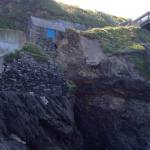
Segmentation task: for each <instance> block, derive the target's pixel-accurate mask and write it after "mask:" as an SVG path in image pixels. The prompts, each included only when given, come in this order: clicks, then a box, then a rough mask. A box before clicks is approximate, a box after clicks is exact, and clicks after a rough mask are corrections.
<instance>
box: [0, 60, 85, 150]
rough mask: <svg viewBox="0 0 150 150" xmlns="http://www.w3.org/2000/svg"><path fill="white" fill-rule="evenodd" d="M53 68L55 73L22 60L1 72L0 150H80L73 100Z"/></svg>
mask: <svg viewBox="0 0 150 150" xmlns="http://www.w3.org/2000/svg"><path fill="white" fill-rule="evenodd" d="M52 66H53V67H52V68H53V69H54V70H55V71H53V69H52V68H51V67H48V66H47V65H46V64H45V65H43V66H40V64H38V63H36V62H34V61H33V60H32V59H31V58H22V59H21V60H18V61H15V62H14V63H12V64H9V65H8V66H7V67H6V68H5V69H4V72H3V73H2V76H1V80H0V82H1V86H0V90H1V92H0V116H1V117H0V149H1V150H27V149H29V150H70V149H72V150H80V149H81V147H82V138H81V135H80V133H79V132H78V130H77V128H76V125H75V120H74V111H73V106H74V98H72V97H71V96H69V93H68V92H66V91H67V85H66V84H65V81H64V79H63V76H62V75H60V74H61V73H60V71H58V68H57V66H55V65H52ZM58 86H59V88H56V87H58ZM60 90H61V92H60ZM62 93H63V94H62Z"/></svg>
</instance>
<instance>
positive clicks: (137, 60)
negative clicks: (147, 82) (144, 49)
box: [130, 56, 150, 78]
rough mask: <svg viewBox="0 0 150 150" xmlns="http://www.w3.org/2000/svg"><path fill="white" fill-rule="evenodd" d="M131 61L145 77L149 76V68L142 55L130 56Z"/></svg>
mask: <svg viewBox="0 0 150 150" xmlns="http://www.w3.org/2000/svg"><path fill="white" fill-rule="evenodd" d="M130 60H131V62H133V63H134V64H135V67H136V69H137V70H138V71H139V73H141V75H143V76H144V77H146V78H150V68H149V65H148V64H147V61H146V59H145V58H144V57H142V56H136V57H131V58H130Z"/></svg>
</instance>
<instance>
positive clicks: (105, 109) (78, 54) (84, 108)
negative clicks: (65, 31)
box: [58, 36, 150, 150]
mask: <svg viewBox="0 0 150 150" xmlns="http://www.w3.org/2000/svg"><path fill="white" fill-rule="evenodd" d="M76 37H77V36H76ZM69 39H70V38H69ZM78 39H80V40H78V42H77V41H76V40H73V41H76V43H78V44H75V43H72V45H67V44H66V45H65V46H66V47H67V49H69V50H68V51H67V50H66V49H65V50H64V49H63V50H64V51H60V52H59V55H58V58H60V59H59V60H58V61H62V62H63V64H65V65H64V68H65V69H66V72H65V73H66V76H67V77H68V78H71V79H72V80H74V82H75V83H76V85H77V91H76V103H75V112H74V113H75V120H76V124H77V127H78V129H79V131H80V133H81V135H82V138H83V150H93V149H94V150H148V149H149V148H150V142H149V141H150V126H149V125H150V122H149V119H150V111H149V106H150V101H149V97H150V84H149V81H148V78H147V79H146V78H145V77H144V75H143V73H144V70H143V71H141V70H139V66H138V65H137V64H136V63H135V62H134V61H132V59H137V58H138V61H140V60H143V59H144V60H145V62H146V65H147V67H148V66H149V63H148V60H149V56H148V55H147V52H146V51H143V52H131V53H123V54H114V55H106V54H105V53H103V51H102V49H100V48H98V47H97V51H98V53H95V54H94V53H92V57H90V58H89V57H86V56H91V55H88V54H90V52H89V51H88V50H87V49H88V48H89V47H90V48H91V47H93V48H94V46H92V45H91V44H92V43H91V42H92V41H90V40H89V39H84V41H86V42H88V43H90V46H89V45H88V43H86V47H84V45H83V43H82V40H83V38H82V37H80V38H78ZM68 41H69V40H68ZM66 43H67V42H66ZM68 43H70V42H68ZM94 43H97V42H96V41H94V42H93V44H94ZM84 44H85V42H84ZM74 45H75V46H77V47H75V46H74ZM95 45H97V44H95ZM99 46H100V45H99ZM85 49H86V51H85ZM91 50H92V49H91ZM93 51H94V52H95V49H94V50H92V52H93ZM99 54H101V56H103V57H99ZM68 56H69V57H68ZM61 58H62V59H61ZM65 58H68V59H65ZM91 58H92V60H94V62H96V63H90V64H89V63H88V62H89V61H88V60H91ZM140 67H142V66H140Z"/></svg>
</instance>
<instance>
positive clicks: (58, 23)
mask: <svg viewBox="0 0 150 150" xmlns="http://www.w3.org/2000/svg"><path fill="white" fill-rule="evenodd" d="M67 29H77V30H84V29H85V26H84V25H80V24H77V23H71V22H68V21H64V20H60V19H59V20H46V19H42V18H38V17H34V16H31V17H30V22H29V38H30V41H31V42H33V43H35V44H38V45H40V46H46V49H47V48H48V47H50V46H51V45H52V43H55V44H58V43H59V40H60V39H61V38H62V37H63V35H64V32H65V31H66V30H67Z"/></svg>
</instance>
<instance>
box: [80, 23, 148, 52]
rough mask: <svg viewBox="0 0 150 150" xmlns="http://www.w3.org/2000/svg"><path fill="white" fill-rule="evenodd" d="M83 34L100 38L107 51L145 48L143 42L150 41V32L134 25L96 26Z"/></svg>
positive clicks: (92, 37)
mask: <svg viewBox="0 0 150 150" xmlns="http://www.w3.org/2000/svg"><path fill="white" fill-rule="evenodd" d="M83 35H85V36H87V37H89V38H91V39H98V40H99V42H100V44H101V46H102V48H103V49H104V52H106V53H118V52H127V51H140V50H145V48H144V46H142V44H143V43H150V33H149V32H148V31H146V30H144V29H141V28H138V27H134V26H128V27H122V26H119V27H105V28H94V29H91V30H88V31H85V32H83Z"/></svg>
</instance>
